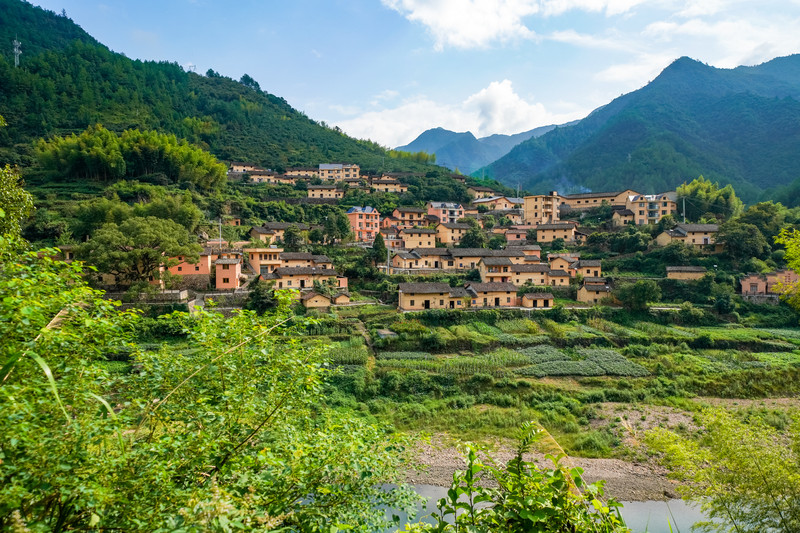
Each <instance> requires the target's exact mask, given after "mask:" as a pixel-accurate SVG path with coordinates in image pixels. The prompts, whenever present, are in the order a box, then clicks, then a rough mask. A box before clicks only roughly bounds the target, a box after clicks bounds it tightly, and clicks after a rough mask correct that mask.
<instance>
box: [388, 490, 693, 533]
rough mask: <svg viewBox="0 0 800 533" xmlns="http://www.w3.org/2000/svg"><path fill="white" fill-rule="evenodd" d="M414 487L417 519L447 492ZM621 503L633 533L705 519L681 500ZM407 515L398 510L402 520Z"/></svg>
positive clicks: (674, 529) (679, 529)
mask: <svg viewBox="0 0 800 533" xmlns="http://www.w3.org/2000/svg"><path fill="white" fill-rule="evenodd" d="M413 488H414V490H416V491H417V493H419V494H420V495H421V496H422V497H423V498H425V500H426V501H427V502H428V504H427V509H423V508H422V505H420V506H419V510H418V514H417V517H418V519H419V517H421V516H425V515H428V514H430V513H432V512H434V511H436V502H437V501H438V500H439V499H440V498H443V497H445V496H446V494H447V489H446V488H444V487H437V486H435V485H413ZM621 503H622V504H623V505H624V507H623V508H622V510H621V512H622V517H623V518H624V519H625V522H626V524H627V525H628V527H629V528H630V529H631V531H633V532H634V533H644V532H647V533H688V532H689V531H691V528H692V524H694V523H695V522H698V521H700V520H703V519H704V516H703V513H702V512H701V511H700V510H699V509H697V508H696V507H693V506H691V505H689V504H687V503H686V502H685V501H683V500H668V501H655V500H652V501H646V502H621ZM406 518H407V517H406V515H405V514H404V513H400V519H401V523H404V522H402V521H405V520H406ZM670 528H671V529H670Z"/></svg>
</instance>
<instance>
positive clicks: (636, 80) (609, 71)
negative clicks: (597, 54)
mask: <svg viewBox="0 0 800 533" xmlns="http://www.w3.org/2000/svg"><path fill="white" fill-rule="evenodd" d="M675 59H678V55H675V54H672V53H670V52H663V53H659V54H640V55H638V56H637V57H635V58H634V59H633V60H631V61H629V62H627V63H618V64H615V65H611V66H609V67H606V68H604V69H603V70H601V71H600V72H598V73H596V74H595V75H594V79H595V80H597V81H601V82H605V83H615V84H619V85H621V86H623V87H626V88H628V89H626V92H628V91H630V90H635V89H638V88H639V87H642V86H644V85H645V84H647V83H648V82H649V81H651V80H652V79H654V78H655V77H656V76H657V75H658V74H659V72H661V71H662V70H664V69H665V68H666V67H667V65H669V64H670V63H671V62H672V61H674V60H675Z"/></svg>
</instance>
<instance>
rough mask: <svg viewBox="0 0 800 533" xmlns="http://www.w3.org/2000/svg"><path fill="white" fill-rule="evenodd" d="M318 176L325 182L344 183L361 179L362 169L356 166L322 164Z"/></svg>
mask: <svg viewBox="0 0 800 533" xmlns="http://www.w3.org/2000/svg"><path fill="white" fill-rule="evenodd" d="M318 174H319V177H320V178H322V179H324V180H334V181H342V180H345V179H347V178H358V177H360V176H361V167H359V166H358V165H355V164H343V163H320V165H319V170H318Z"/></svg>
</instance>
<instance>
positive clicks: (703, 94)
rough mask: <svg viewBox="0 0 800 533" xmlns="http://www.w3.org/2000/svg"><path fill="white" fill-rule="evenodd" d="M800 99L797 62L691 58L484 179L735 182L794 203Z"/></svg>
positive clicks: (652, 187) (571, 186) (647, 188)
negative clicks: (722, 63)
mask: <svg viewBox="0 0 800 533" xmlns="http://www.w3.org/2000/svg"><path fill="white" fill-rule="evenodd" d="M799 100H800V56H798V55H795V56H789V57H783V58H777V59H774V60H772V61H770V62H768V63H764V64H762V65H758V66H754V67H737V68H735V69H730V70H726V69H717V68H714V67H710V66H708V65H704V64H702V63H699V62H697V61H694V60H692V59H689V58H685V57H684V58H680V59H678V60H676V61H675V62H673V63H672V64H671V65H670V66H669V67H667V68H666V69H664V71H663V72H662V73H661V74H660V75H659V76H658V77H657V78H656V79H655V80H653V81H652V82H651V83H650V84H648V85H647V86H645V87H643V88H642V89H639V90H637V91H634V92H632V93H629V94H626V95H623V96H621V97H619V98H617V99H615V100H614V101H612V102H611V103H609V104H608V105H606V106H604V107H601V108H599V109H597V110H595V111H594V112H593V113H592V114H590V115H589V116H588V117H586V118H585V119H583V120H581V121H580V122H579V123H577V124H575V125H572V126H566V127H559V128H556V129H554V130H553V131H550V132H548V133H546V134H545V135H542V136H541V137H538V138H533V139H530V140H528V141H525V142H524V143H521V144H520V145H518V146H516V147H515V148H514V149H512V150H511V151H510V152H509V153H508V154H507V155H506V156H504V157H502V158H501V159H499V160H497V161H495V162H494V163H492V164H490V165H488V166H487V167H486V168H485V169H484V170H483V172H484V173H485V174H486V175H488V176H492V177H494V178H495V179H498V180H499V181H502V182H504V183H509V184H512V183H516V182H517V181H521V182H522V185H523V187H525V188H527V189H529V190H532V191H535V192H544V191H547V190H551V189H554V188H555V189H558V190H560V191H563V192H569V191H578V190H587V189H588V190H601V189H605V190H608V189H624V188H627V187H634V188H637V189H641V190H642V191H643V192H659V191H663V190H667V189H673V188H674V187H675V186H677V185H679V184H680V183H682V182H684V181H687V180H691V179H693V178H695V177H697V176H699V175H701V174H702V175H704V176H705V177H706V178H709V179H712V180H715V181H720V182H721V183H731V184H733V186H734V187H735V188H736V191H737V192H738V193H740V195H741V196H742V197H743V198H744V199H745V200H746V201H755V200H757V199H759V198H769V197H777V196H781V197H784V198H786V197H791V196H792V194H791V191H792V190H794V187H795V186H792V185H791V184H792V182H793V180H797V179H798V178H800V168H798V165H797V163H796V154H797V153H798V150H800V101H799ZM475 174H476V175H477V174H478V172H476V173H475ZM781 187H783V189H782V190H779V189H780V188H781ZM787 187H788V189H787Z"/></svg>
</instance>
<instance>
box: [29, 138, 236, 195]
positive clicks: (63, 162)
mask: <svg viewBox="0 0 800 533" xmlns="http://www.w3.org/2000/svg"><path fill="white" fill-rule="evenodd" d="M36 153H37V156H38V158H39V163H40V164H41V166H42V167H43V168H44V169H45V170H47V171H50V172H52V173H53V174H54V175H58V176H62V177H72V178H78V177H80V178H86V179H95V180H100V181H115V180H119V179H122V178H137V177H140V176H146V175H152V174H157V173H161V174H163V175H164V176H165V177H166V179H167V180H168V182H171V183H182V182H188V183H192V184H193V185H195V186H196V187H198V188H200V189H204V190H211V189H216V188H219V187H220V186H221V185H222V184H224V183H225V181H226V179H227V178H226V173H227V167H225V165H223V164H222V163H219V162H218V161H217V160H216V158H215V157H214V156H213V155H211V154H209V153H208V152H205V151H203V150H201V149H200V148H198V147H196V146H192V145H191V144H189V143H188V142H186V141H185V140H180V141H179V140H178V139H177V137H175V135H167V134H163V133H158V132H155V131H144V132H142V131H139V130H126V131H124V132H123V133H122V135H117V134H116V133H114V132H112V131H109V130H107V129H106V128H104V127H103V126H101V125H100V124H96V125H94V126H90V127H89V128H87V129H86V130H85V131H84V132H83V133H81V134H80V135H74V134H73V135H69V136H67V137H53V138H51V139H50V140H43V139H42V140H40V141H39V142H38V144H37V145H36Z"/></svg>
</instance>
